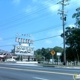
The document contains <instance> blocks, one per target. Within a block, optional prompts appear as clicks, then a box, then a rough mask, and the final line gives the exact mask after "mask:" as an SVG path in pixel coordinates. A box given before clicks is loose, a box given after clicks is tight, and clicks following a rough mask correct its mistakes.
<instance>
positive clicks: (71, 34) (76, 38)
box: [61, 27, 80, 60]
mask: <svg viewBox="0 0 80 80" xmlns="http://www.w3.org/2000/svg"><path fill="white" fill-rule="evenodd" d="M61 36H62V37H63V34H62V35H61ZM65 38H66V41H65V43H66V45H67V46H68V47H67V48H66V52H67V59H69V58H68V57H70V56H69V55H73V56H74V57H73V60H79V58H80V54H79V53H80V29H79V28H74V27H73V28H70V27H67V28H66V31H65ZM70 59H71V60H72V58H70Z"/></svg>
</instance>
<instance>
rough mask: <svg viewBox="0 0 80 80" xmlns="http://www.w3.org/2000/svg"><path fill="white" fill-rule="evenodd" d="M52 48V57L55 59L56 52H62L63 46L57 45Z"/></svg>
mask: <svg viewBox="0 0 80 80" xmlns="http://www.w3.org/2000/svg"><path fill="white" fill-rule="evenodd" d="M53 50H54V51H55V53H56V54H55V55H54V58H55V59H57V52H60V53H62V52H63V48H62V47H59V46H55V47H54V48H53Z"/></svg>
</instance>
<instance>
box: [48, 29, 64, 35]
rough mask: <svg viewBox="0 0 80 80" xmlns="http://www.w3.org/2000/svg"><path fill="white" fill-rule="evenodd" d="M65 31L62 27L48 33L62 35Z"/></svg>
mask: <svg viewBox="0 0 80 80" xmlns="http://www.w3.org/2000/svg"><path fill="white" fill-rule="evenodd" d="M62 32H63V30H62V29H60V30H52V31H50V32H48V35H51V36H54V35H60V34H61V33H62Z"/></svg>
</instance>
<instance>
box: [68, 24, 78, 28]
mask: <svg viewBox="0 0 80 80" xmlns="http://www.w3.org/2000/svg"><path fill="white" fill-rule="evenodd" d="M69 27H70V28H73V27H74V28H78V27H77V26H76V25H74V24H70V25H69Z"/></svg>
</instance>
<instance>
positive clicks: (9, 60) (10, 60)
mask: <svg viewBox="0 0 80 80" xmlns="http://www.w3.org/2000/svg"><path fill="white" fill-rule="evenodd" d="M5 62H11V63H16V60H15V59H12V58H9V59H6V60H5Z"/></svg>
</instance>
